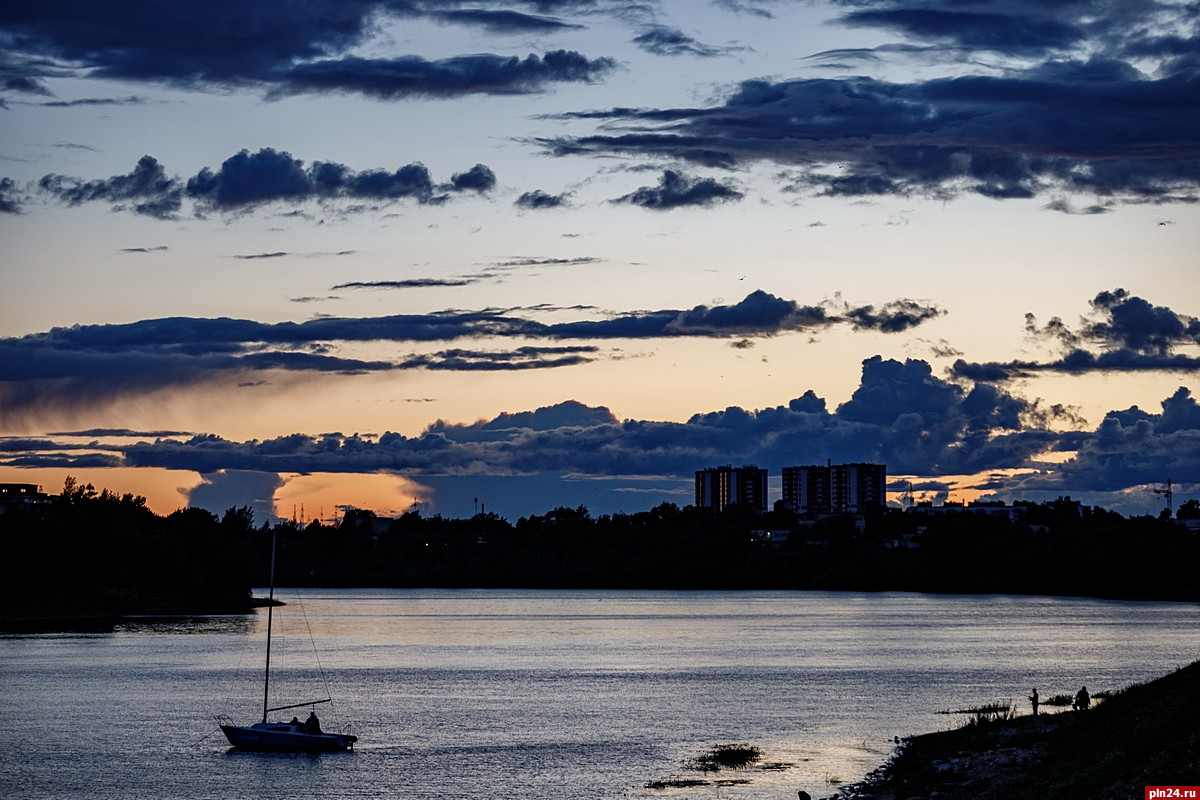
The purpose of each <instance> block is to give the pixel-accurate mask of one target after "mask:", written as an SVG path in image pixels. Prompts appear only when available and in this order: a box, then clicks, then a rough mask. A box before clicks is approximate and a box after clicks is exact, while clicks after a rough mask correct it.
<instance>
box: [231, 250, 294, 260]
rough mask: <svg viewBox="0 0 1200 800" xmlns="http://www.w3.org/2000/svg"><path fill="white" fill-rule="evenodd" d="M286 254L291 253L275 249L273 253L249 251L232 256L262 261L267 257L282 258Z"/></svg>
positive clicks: (239, 258)
mask: <svg viewBox="0 0 1200 800" xmlns="http://www.w3.org/2000/svg"><path fill="white" fill-rule="evenodd" d="M288 255H291V254H290V253H287V252H285V251H283V250H277V251H275V252H273V253H250V254H247V255H235V256H234V258H236V259H238V260H239V261H263V260H265V259H269V258H284V257H286V256H288Z"/></svg>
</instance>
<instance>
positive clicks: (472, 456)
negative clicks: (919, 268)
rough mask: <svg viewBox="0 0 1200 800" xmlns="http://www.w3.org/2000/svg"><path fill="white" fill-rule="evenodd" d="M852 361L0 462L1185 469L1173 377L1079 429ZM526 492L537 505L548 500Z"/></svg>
mask: <svg viewBox="0 0 1200 800" xmlns="http://www.w3.org/2000/svg"><path fill="white" fill-rule="evenodd" d="M542 355H546V353H537V354H532V357H535V358H536V357H541V356H542ZM862 367H863V368H862V376H861V380H860V383H859V386H858V387H857V389H855V391H854V393H853V394H852V396H851V397H850V399H849V400H847V401H846V402H845V403H842V404H841V405H840V406H838V407H837V408H836V409H834V410H832V411H831V410H830V409H829V408H828V406H827V404H826V401H825V400H823V399H822V398H820V397H818V396H817V395H815V394H814V393H813V392H812V391H808V392H805V393H804V394H803V395H802V396H800V397H797V398H795V399H793V400H791V401H790V402H789V403H787V404H786V405H780V406H774V407H767V408H762V409H758V410H748V409H743V408H740V407H736V406H734V407H729V408H725V409H722V410H716V411H709V412H704V413H697V414H695V415H693V416H692V417H691V418H689V419H688V420H687V421H686V422H658V421H647V420H621V419H619V418H618V417H617V416H616V415H615V414H613V413H612V411H610V410H609V409H607V408H604V407H602V406H601V407H597V406H587V405H584V404H582V403H579V402H576V401H566V402H563V403H559V404H555V405H550V406H545V407H542V408H538V409H536V410H533V411H523V412H514V413H503V414H500V415H497V416H496V417H493V418H491V419H486V420H479V421H477V422H473V423H457V422H447V421H441V420H439V421H437V422H435V423H433V424H431V425H429V426H428V427H427V428H426V429H425V430H424V431H422V432H420V433H419V434H416V435H413V436H406V435H404V434H400V433H395V432H385V433H383V434H381V435H378V436H362V435H359V434H353V435H344V434H341V433H326V434H320V435H310V434H301V433H296V434H291V435H288V436H281V437H277V438H274V439H266V440H252V441H245V442H237V441H231V440H227V439H224V438H222V437H219V436H214V435H211V434H202V435H183V436H178V435H174V434H170V433H169V432H164V435H162V436H158V437H157V438H155V439H154V440H153V441H139V442H134V443H127V444H102V443H99V442H92V443H89V444H88V445H86V446H83V445H78V444H71V443H63V442H61V441H54V440H52V439H47V438H39V439H0V464H3V465H7V466H13V465H17V464H20V465H22V466H31V467H32V466H48V465H55V466H64V465H68V466H69V465H76V464H80V463H84V462H83V461H80V459H84V460H87V463H94V464H95V465H100V466H118V465H119V466H126V467H161V468H168V469H183V470H194V471H198V472H200V473H202V474H204V475H205V477H206V481H209V482H210V483H222V482H227V483H229V484H230V485H232V483H233V479H232V478H229V480H228V481H225V480H224V479H218V478H214V477H212V476H214V475H225V476H231V475H232V474H233V471H237V470H242V471H250V472H255V473H264V474H266V475H277V474H279V473H294V472H299V473H309V472H341V473H373V472H395V473H402V474H405V475H408V476H410V477H414V478H418V479H420V480H421V482H422V483H425V484H427V485H436V486H439V487H442V488H444V489H446V491H448V492H449V491H451V489H450V487H451V486H452V485H458V486H460V487H461V486H464V485H465V486H479V485H483V484H479V483H475V482H473V481H475V479H477V478H487V479H489V480H500V479H502V478H503V479H504V480H509V479H513V480H515V479H516V478H517V477H518V476H527V477H528V480H529V481H533V483H534V484H536V485H539V486H545V485H547V482H550V483H555V482H561V481H564V480H579V481H584V482H587V481H598V484H597V485H604V486H609V487H610V488H611V486H613V485H616V484H613V483H612V481H618V482H620V483H621V484H622V485H624V486H625V487H629V486H637V485H638V481H634V480H631V479H630V478H629V476H643V477H642V478H641V479H639V480H642V479H645V484H644V485H645V487H646V488H649V489H652V490H653V491H655V492H658V491H683V492H684V494H683V495H682V496H681V498H680V499H682V500H683V501H684V502H686V501H687V499H688V495H687V493H686V487H687V485H688V479H689V478H690V477H691V474H692V472H693V471H694V470H696V469H699V468H701V467H704V466H711V465H713V464H720V463H755V464H758V465H759V466H764V467H766V468H768V469H770V470H771V471H772V472H778V470H779V469H780V468H781V467H784V466H791V465H802V464H813V463H825V461H826V460H827V459H829V460H833V461H835V462H838V461H841V462H853V461H872V462H881V463H885V464H887V465H888V470H889V472H890V473H891V474H893V475H913V476H917V480H918V481H921V482H925V483H929V482H935V483H936V482H939V480H940V479H950V478H953V479H955V481H958V480H959V478H958V476H962V475H972V474H976V475H984V476H990V477H985V478H984V479H983V481H984V484H986V487H987V488H989V489H990V490H992V491H993V492H995V493H996V495H997V496H1000V497H1002V498H1006V499H1035V498H1045V497H1049V498H1053V497H1055V496H1058V495H1060V494H1063V493H1070V494H1072V495H1073V496H1076V497H1080V495H1081V493H1082V494H1083V495H1084V496H1087V495H1088V494H1089V493H1098V494H1099V495H1100V496H1104V497H1112V493H1116V492H1130V491H1135V490H1137V488H1138V487H1142V486H1145V485H1146V484H1148V483H1153V484H1158V483H1162V482H1165V479H1166V478H1167V477H1172V476H1183V475H1189V474H1195V473H1196V471H1197V469H1200V406H1198V404H1197V402H1196V400H1195V398H1193V397H1192V395H1191V392H1190V391H1189V390H1188V389H1187V388H1186V387H1180V388H1179V389H1178V390H1177V391H1176V392H1175V393H1174V394H1173V395H1172V396H1171V397H1168V398H1167V399H1165V400H1164V401H1163V402H1162V408H1161V411H1160V412H1158V413H1154V412H1150V411H1145V410H1142V409H1140V408H1138V407H1136V406H1134V407H1131V408H1128V409H1124V410H1119V411H1112V412H1109V414H1107V415H1106V416H1105V418H1104V420H1103V421H1102V422H1101V423H1100V424H1099V425H1098V426H1096V428H1095V429H1094V430H1072V431H1054V430H1051V429H1050V428H1049V427H1047V426H1046V425H1045V422H1046V419H1047V417H1048V415H1047V414H1046V413H1045V412H1044V411H1042V410H1041V409H1039V408H1038V407H1037V404H1036V403H1033V402H1030V401H1027V400H1024V399H1022V398H1020V397H1017V396H1015V395H1012V394H1010V393H1008V392H1006V391H1005V390H1004V389H1003V388H1001V387H999V386H996V385H994V384H989V383H983V382H980V383H975V384H974V385H972V386H969V387H966V386H961V385H959V384H957V383H953V382H949V381H946V380H943V379H940V378H938V377H937V376H935V375H934V374H933V371H932V369H931V367H930V365H929V364H928V363H927V362H924V361H921V360H916V359H910V360H907V361H904V362H900V361H896V360H891V359H885V358H883V357H881V356H874V357H872V358H869V359H866V360H865V361H864V362H863V365H862ZM128 433H135V432H128ZM65 435H68V436H72V437H74V436H75V434H65ZM1047 451H1058V452H1063V453H1070V454H1071V455H1070V457H1069V458H1067V459H1066V460H1064V461H1062V462H1061V463H1055V464H1048V463H1046V462H1044V461H1041V460H1040V456H1041V454H1043V453H1045V452H1047ZM570 476H573V477H570ZM434 478H436V479H437V482H431V481H432V480H433V479H434ZM463 479H470V480H468V482H466V483H465V484H464V483H462V482H461V481H462V480H463ZM455 481H459V483H458V484H455ZM943 482H944V481H943ZM489 485H490V484H489ZM504 485H506V486H508V484H507V483H505V484H504ZM517 486H518V484H513V485H512V486H511V487H510V488H512V489H513V490H514V491H515V490H516V487H517ZM672 486H673V487H674V488H673V489H672V488H670V487H672ZM454 491H457V492H461V491H464V490H463V489H461V488H459V489H457V490H454ZM465 491H469V490H465ZM478 495H479V492H478V491H476V496H478ZM556 496H557V495H556ZM663 499H669V498H663ZM541 502H542V505H541V506H540V508H542V509H543V510H544V507H546V506H548V505H550V504H551V503H552V502H553V501H546V500H545V499H544V498H543V499H542V501H541ZM1085 502H1086V501H1085Z"/></svg>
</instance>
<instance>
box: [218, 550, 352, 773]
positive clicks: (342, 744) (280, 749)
mask: <svg viewBox="0 0 1200 800" xmlns="http://www.w3.org/2000/svg"><path fill="white" fill-rule="evenodd" d="M274 608H275V535H274V534H273V533H272V535H271V591H270V596H269V598H268V601H267V665H266V670H265V672H264V676H263V715H262V722H255V723H254V724H252V725H234V724H233V723H232V720H229V719H228V718H222V719H221V721H220V725H221V732H222V733H224V734H225V738H226V739H228V740H229V743H230V744H231V745H233V746H234V747H235V748H236V749H238V750H252V751H257V752H276V753H319V752H329V751H336V750H352V749H354V743H355V742H357V741H358V737H357V736H355V735H354V734H352V733H348V732H347V733H326V732H325V731H322V730H321V724H320V722H319V721H318V720H317V715H316V711H315V707H316V706H317V705H319V704H321V703H331V702H333V699H332V698H329V697H327V698H325V699H324V700H310V701H308V702H305V703H292V704H291V705H286V706H275V707H274V708H269V707H268V700H267V696H268V693H269V690H270V686H271V623H272V620H273V617H274V613H273V612H274ZM305 707H313V708H314V711H313V712H312V713H311V714H310V715H309V717H308V720H306V721H305V722H300V721H299V719H298V718H297V717H294V716H293V717H292V720H291V721H290V722H269V721H268V720H267V717H268V715H269V714H271V713H272V712H275V711H286V710H290V709H293V708H305Z"/></svg>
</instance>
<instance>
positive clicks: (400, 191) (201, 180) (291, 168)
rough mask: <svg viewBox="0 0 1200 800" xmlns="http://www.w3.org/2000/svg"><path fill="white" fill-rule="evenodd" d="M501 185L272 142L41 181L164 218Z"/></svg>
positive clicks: (486, 171)
mask: <svg viewBox="0 0 1200 800" xmlns="http://www.w3.org/2000/svg"><path fill="white" fill-rule="evenodd" d="M4 180H5V181H7V184H0V199H2V198H3V197H4V196H5V194H4V193H5V191H6V189H7V191H8V195H9V196H12V197H13V202H14V203H15V202H16V189H15V186H13V185H12V182H11V181H10V180H8V179H4ZM495 185H496V174H495V173H494V172H493V171H492V170H491V168H490V167H488V166H486V165H484V164H476V165H475V166H474V167H472V168H471V169H469V170H467V171H465V172H461V173H455V174H454V175H453V176H452V177H451V179H450V182H449V183H447V184H443V185H440V186H435V184H434V181H433V177H432V176H431V175H430V172H429V170H428V168H426V167H425V165H424V164H420V163H417V162H414V163H411V164H407V165H405V166H403V167H400V168H398V169H396V170H386V169H371V170H365V171H362V172H357V171H355V170H353V169H351V168H350V167H348V166H346V165H345V164H338V163H335V162H329V161H314V162H312V163H311V164H309V165H307V166H306V165H305V162H304V161H302V160H301V159H298V158H295V157H293V156H292V155H291V154H290V153H288V152H287V151H284V150H275V149H274V148H271V147H264V148H262V149H260V150H258V151H257V152H254V153H251V152H250V151H249V150H242V151H240V152H238V153H237V154H235V155H233V156H230V157H229V158H227V159H225V161H224V162H222V163H221V166H220V167H219V168H218V169H216V170H215V171H214V170H213V169H210V168H209V167H205V168H203V169H201V170H200V171H199V172H198V173H197V174H196V175H194V176H192V177H190V178H188V179H186V180H184V179H181V178H178V177H172V176H168V175H167V173H166V170H165V168H164V167H163V165H162V164H160V163H159V162H158V160H157V159H155V158H154V157H153V156H143V157H142V158H141V159H140V160H139V161H138V163H137V166H136V167H134V169H133V171H132V172H131V173H130V174H128V175H116V176H113V177H111V178H107V179H103V180H92V181H83V180H80V179H78V178H70V177H66V176H63V175H46V176H44V177H43V178H42V179H41V180H40V181H39V182H38V188H39V190H40V191H42V192H44V193H46V194H49V195H51V196H52V197H54V198H56V199H58V200H60V201H62V202H65V203H67V204H69V205H79V204H81V203H85V202H107V203H112V204H113V208H114V210H118V211H119V210H125V209H128V208H132V210H133V211H135V212H136V213H138V214H143V215H145V216H151V217H156V218H159V219H174V218H175V217H177V216H178V215H179V212H180V211H181V208H182V205H183V200H184V199H189V200H192V201H194V202H195V204H196V209H197V211H217V212H223V213H229V212H241V211H246V210H249V209H252V208H255V207H257V206H261V205H266V204H269V203H292V204H301V203H307V202H313V201H317V202H332V201H341V200H349V201H363V200H366V201H371V202H375V203H391V202H396V201H400V200H412V201H415V202H417V203H423V204H428V203H441V202H444V201H445V200H446V199H447V197H448V195H447V194H446V193H447V192H449V193H461V192H474V193H478V194H483V193H486V192H489V191H491V190H492V189H493V188H495ZM343 254H344V253H338V254H335V255H343Z"/></svg>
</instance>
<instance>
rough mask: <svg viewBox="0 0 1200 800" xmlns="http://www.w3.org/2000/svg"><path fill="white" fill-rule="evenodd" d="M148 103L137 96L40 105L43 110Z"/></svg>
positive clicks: (56, 101) (48, 102) (53, 101)
mask: <svg viewBox="0 0 1200 800" xmlns="http://www.w3.org/2000/svg"><path fill="white" fill-rule="evenodd" d="M147 102H148V101H147V100H146V98H144V97H138V96H136V95H134V96H130V97H89V98H84V99H81V100H50V101H47V102H45V103H38V105H40V106H42V107H43V108H76V107H78V106H140V105H145V104H146V103H147Z"/></svg>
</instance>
